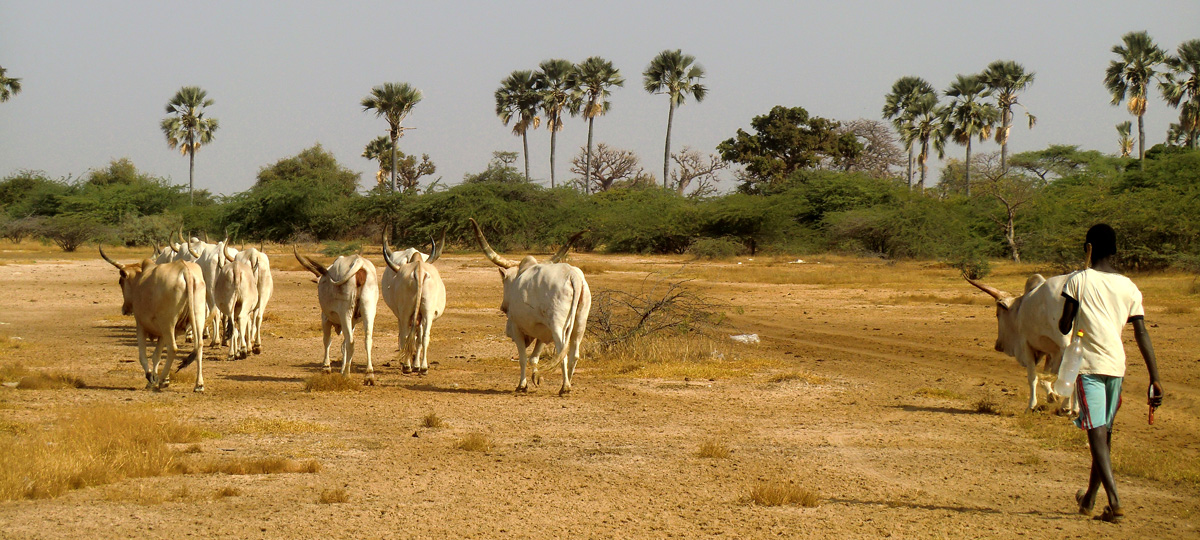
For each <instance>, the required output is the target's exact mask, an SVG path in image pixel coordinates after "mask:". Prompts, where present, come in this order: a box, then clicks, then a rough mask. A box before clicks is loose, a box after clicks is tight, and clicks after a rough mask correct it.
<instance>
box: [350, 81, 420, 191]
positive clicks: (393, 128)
mask: <svg viewBox="0 0 1200 540" xmlns="http://www.w3.org/2000/svg"><path fill="white" fill-rule="evenodd" d="M422 97H423V96H422V95H421V91H420V90H417V89H416V88H414V87H413V86H412V85H410V84H408V83H383V84H381V85H379V86H376V87H374V88H372V89H371V94H370V95H369V96H367V97H365V98H363V99H362V107H363V111H364V112H366V111H372V110H373V111H375V117H376V118H378V117H380V116H382V117H384V118H386V119H387V123H388V138H389V139H390V140H391V143H392V169H391V172H392V191H393V192H394V191H397V190H399V186H398V184H397V182H396V170H397V167H396V141H398V140H399V139H400V137H401V136H402V135H404V130H406V129H412V128H405V127H401V125H400V124H401V122H403V121H404V118H405V117H406V116H408V113H410V112H412V109H413V107H414V106H416V104H417V103H420V102H421V98H422Z"/></svg>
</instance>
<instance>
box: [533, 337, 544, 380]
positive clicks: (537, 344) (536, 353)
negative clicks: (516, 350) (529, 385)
mask: <svg viewBox="0 0 1200 540" xmlns="http://www.w3.org/2000/svg"><path fill="white" fill-rule="evenodd" d="M545 346H546V344H545V343H542V342H541V341H539V340H534V342H533V354H531V355H529V363H530V364H531V365H532V366H533V374H532V376H531V378H532V379H533V385H534V386H541V385H542V375H541V374H540V373H538V361H540V360H541V358H542V349H543V348H544V347H545Z"/></svg>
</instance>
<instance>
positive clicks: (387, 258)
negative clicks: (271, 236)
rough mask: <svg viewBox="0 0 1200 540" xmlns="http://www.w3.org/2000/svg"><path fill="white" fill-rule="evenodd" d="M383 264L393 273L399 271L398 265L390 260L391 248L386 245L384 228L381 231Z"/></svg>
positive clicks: (385, 230)
mask: <svg viewBox="0 0 1200 540" xmlns="http://www.w3.org/2000/svg"><path fill="white" fill-rule="evenodd" d="M383 262H384V263H386V264H387V265H388V268H391V269H392V271H393V272H399V271H400V265H398V264H396V263H395V261H393V260H392V248H391V246H389V245H388V241H387V229H386V228H385V229H384V230H383Z"/></svg>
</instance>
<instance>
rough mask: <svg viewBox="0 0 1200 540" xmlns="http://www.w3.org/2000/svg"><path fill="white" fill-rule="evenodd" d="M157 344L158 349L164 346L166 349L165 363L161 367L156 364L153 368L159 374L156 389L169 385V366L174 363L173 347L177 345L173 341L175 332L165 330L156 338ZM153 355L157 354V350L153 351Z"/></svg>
mask: <svg viewBox="0 0 1200 540" xmlns="http://www.w3.org/2000/svg"><path fill="white" fill-rule="evenodd" d="M164 342H165V346H164ZM158 344H159V350H162V349H164V348H165V349H166V351H167V358H166V362H164V364H165V365H164V366H162V369H159V367H157V366H156V367H155V368H154V371H155V372H157V373H159V374H160V375H159V380H158V386H157V389H158V390H162V389H164V388H167V387H169V386H171V366H172V365H174V364H175V349H176V347H177V345H176V343H175V332H167V333H166V334H164V335H163V336H162V337H160V338H158ZM155 356H158V351H155ZM156 360H157V358H156Z"/></svg>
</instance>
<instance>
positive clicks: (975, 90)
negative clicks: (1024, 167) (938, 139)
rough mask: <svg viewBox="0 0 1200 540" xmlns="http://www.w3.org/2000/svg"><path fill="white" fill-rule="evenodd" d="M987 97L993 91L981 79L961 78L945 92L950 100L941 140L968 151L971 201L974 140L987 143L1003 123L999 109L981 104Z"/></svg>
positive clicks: (944, 112)
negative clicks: (998, 121) (1000, 122)
mask: <svg viewBox="0 0 1200 540" xmlns="http://www.w3.org/2000/svg"><path fill="white" fill-rule="evenodd" d="M988 94H990V91H989V90H988V87H987V85H986V84H985V83H984V82H983V79H982V77H981V76H979V75H959V76H958V77H956V78H955V79H954V82H952V83H950V87H949V88H947V89H946V97H949V98H951V100H950V104H949V105H947V106H946V107H945V109H943V115H944V116H943V118H942V132H943V135H942V136H943V137H949V138H950V139H952V140H953V141H954V142H956V143H958V144H961V145H963V146H966V147H967V158H966V161H964V162H963V165H964V166H965V171H966V178H965V180H966V195H967V196H968V197H970V196H971V138H973V137H978V138H979V142H983V141H986V140H987V139H988V137H990V136H991V135H992V126H994V125H996V120H999V119H1000V109H997V108H996V107H995V106H993V105H992V104H991V103H984V102H983V101H980V100H981V99H982V98H985V97H987V96H988ZM1001 155H1003V154H1001ZM1002 159H1003V158H1002Z"/></svg>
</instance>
